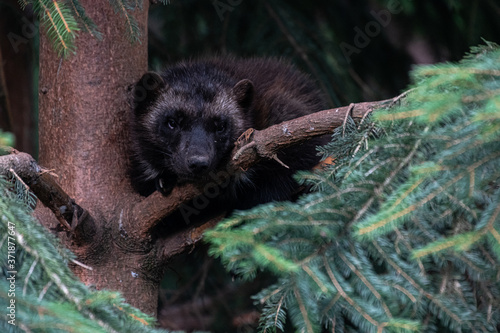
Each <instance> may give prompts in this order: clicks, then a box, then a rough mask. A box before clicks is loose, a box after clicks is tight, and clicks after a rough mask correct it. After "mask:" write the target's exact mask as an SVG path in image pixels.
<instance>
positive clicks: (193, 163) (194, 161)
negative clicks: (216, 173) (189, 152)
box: [188, 155, 210, 173]
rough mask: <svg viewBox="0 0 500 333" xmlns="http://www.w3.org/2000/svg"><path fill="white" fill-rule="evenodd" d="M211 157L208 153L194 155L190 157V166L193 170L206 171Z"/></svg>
mask: <svg viewBox="0 0 500 333" xmlns="http://www.w3.org/2000/svg"><path fill="white" fill-rule="evenodd" d="M209 165H210V164H209V159H208V156H207V155H193V156H190V157H189V158H188V166H189V169H190V170H191V171H192V172H196V173H198V172H204V171H207V169H208V167H209Z"/></svg>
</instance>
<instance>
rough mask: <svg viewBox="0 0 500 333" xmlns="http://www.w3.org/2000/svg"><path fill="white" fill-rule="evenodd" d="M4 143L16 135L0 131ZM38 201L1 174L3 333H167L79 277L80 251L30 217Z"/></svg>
mask: <svg viewBox="0 0 500 333" xmlns="http://www.w3.org/2000/svg"><path fill="white" fill-rule="evenodd" d="M4 144H5V145H7V146H10V145H12V137H11V136H8V135H7V134H5V133H2V132H0V152H1V146H2V145H4ZM34 201H35V198H34V197H33V196H32V195H31V194H30V192H29V191H28V189H27V188H26V186H25V185H24V183H23V182H22V181H21V180H20V179H19V178H18V177H16V175H15V174H12V175H11V177H10V178H9V179H6V178H5V177H1V176H0V248H1V249H2V251H1V254H2V255H1V257H0V263H1V271H0V308H1V309H2V316H1V317H0V332H5V333H7V332H47V333H49V332H50V333H52V332H78V333H86V332H88V333H97V332H103V333H104V332H117V333H118V332H119V333H123V332H134V333H139V332H142V333H153V332H156V333H159V332H165V331H163V330H157V329H154V328H153V327H152V326H153V323H154V319H153V318H151V317H148V316H146V315H145V314H143V313H141V312H140V311H139V310H137V309H135V308H133V307H132V306H130V305H128V304H127V303H125V301H124V299H123V297H122V296H121V295H120V294H119V293H117V292H109V291H94V290H91V288H88V287H87V286H85V285H84V284H83V283H82V282H81V281H79V280H78V279H77V278H76V277H75V276H74V275H73V273H72V272H71V270H70V269H69V267H68V263H69V262H70V261H73V262H74V255H73V254H72V253H70V252H69V251H68V250H67V249H65V248H64V247H63V246H62V245H61V244H60V242H59V241H58V240H57V239H56V238H55V237H54V235H52V234H50V232H49V231H48V230H47V229H45V228H44V227H43V226H42V225H40V223H39V222H38V221H36V220H35V219H34V218H33V217H32V216H31V215H30V214H31V211H30V209H29V207H30V206H31V207H33V205H34Z"/></svg>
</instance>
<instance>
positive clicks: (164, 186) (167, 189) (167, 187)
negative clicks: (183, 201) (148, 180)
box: [155, 178, 175, 196]
mask: <svg viewBox="0 0 500 333" xmlns="http://www.w3.org/2000/svg"><path fill="white" fill-rule="evenodd" d="M155 185H156V190H157V191H158V192H160V193H161V194H163V195H164V196H167V195H169V194H170V193H171V192H172V190H173V189H174V186H175V184H168V183H167V182H165V180H164V179H162V178H156V179H155Z"/></svg>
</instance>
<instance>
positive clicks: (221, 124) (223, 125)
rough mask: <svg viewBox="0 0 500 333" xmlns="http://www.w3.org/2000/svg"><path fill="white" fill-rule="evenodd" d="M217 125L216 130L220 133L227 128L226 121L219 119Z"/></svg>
mask: <svg viewBox="0 0 500 333" xmlns="http://www.w3.org/2000/svg"><path fill="white" fill-rule="evenodd" d="M214 125H215V131H217V132H218V133H221V132H224V131H225V130H226V122H225V121H222V120H219V121H216V122H215V123H214Z"/></svg>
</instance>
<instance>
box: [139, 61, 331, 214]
mask: <svg viewBox="0 0 500 333" xmlns="http://www.w3.org/2000/svg"><path fill="white" fill-rule="evenodd" d="M324 108H325V104H324V101H323V99H322V97H321V94H320V92H319V91H318V90H317V89H316V87H315V85H314V84H313V83H312V81H311V80H310V79H308V78H307V77H306V76H305V75H304V74H302V73H300V72H299V71H297V70H296V69H295V68H293V67H292V66H291V65H289V64H287V63H286V62H283V61H279V60H276V59H263V58H253V59H235V58H228V57H222V58H214V59H208V60H201V61H187V62H182V63H180V64H177V65H175V66H172V67H170V68H167V69H166V70H165V71H164V72H162V73H161V74H160V75H157V74H154V73H147V74H145V75H144V76H143V78H142V79H141V80H140V81H139V83H138V84H137V85H136V89H135V109H134V113H133V116H132V120H131V129H132V152H133V154H132V166H133V168H132V183H133V185H134V186H135V188H136V189H137V190H138V191H139V192H140V193H142V194H144V195H148V194H150V193H151V192H153V191H154V190H155V189H158V190H160V191H162V192H163V193H165V194H168V192H169V191H170V190H171V189H172V188H173V186H175V185H176V184H178V183H183V182H205V183H206V182H207V181H208V182H210V181H212V182H219V180H220V179H218V178H217V176H214V175H218V174H220V172H221V170H224V167H225V165H226V164H227V161H228V159H229V158H230V154H231V151H232V148H233V147H234V142H235V141H236V139H237V138H238V137H239V136H240V135H241V134H242V133H243V132H244V131H245V130H246V129H248V128H255V129H257V130H259V129H263V128H266V127H269V126H271V125H273V124H278V123H281V122H283V121H286V120H290V119H294V118H297V117H300V116H303V115H306V114H309V113H312V112H316V111H319V110H322V109H324ZM320 142H321V140H320V139H318V140H311V141H309V142H307V143H304V144H302V145H298V146H294V147H292V148H288V149H286V150H284V151H281V152H280V153H279V154H278V158H279V159H280V160H281V161H283V162H284V163H285V164H286V165H288V166H289V167H290V169H286V168H285V167H283V166H282V165H280V164H279V163H277V162H276V161H274V160H269V161H262V162H261V163H260V164H258V165H256V166H255V167H252V168H251V169H250V170H248V171H247V172H246V173H244V174H239V175H229V179H230V180H229V181H228V182H226V183H227V184H223V185H224V186H223V187H224V190H221V193H223V194H221V195H220V196H219V197H218V201H219V202H221V201H222V202H224V205H226V206H227V207H229V208H248V207H251V206H254V205H256V204H259V203H264V202H269V201H272V200H290V199H292V198H293V195H294V194H295V193H296V191H297V187H298V186H297V184H296V182H295V181H294V180H293V177H292V175H293V174H294V173H295V172H296V171H298V170H305V169H310V168H312V167H313V166H314V165H316V164H317V162H318V160H319V158H318V156H317V154H316V149H315V146H316V145H317V144H319V143H320ZM155 184H156V185H155Z"/></svg>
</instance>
